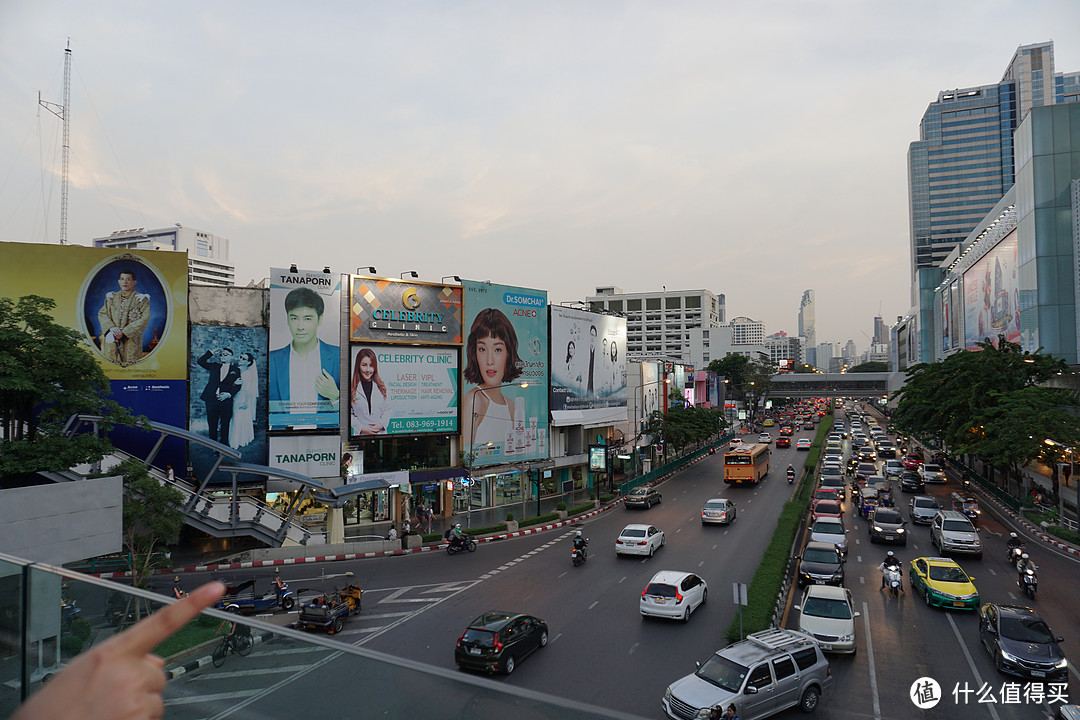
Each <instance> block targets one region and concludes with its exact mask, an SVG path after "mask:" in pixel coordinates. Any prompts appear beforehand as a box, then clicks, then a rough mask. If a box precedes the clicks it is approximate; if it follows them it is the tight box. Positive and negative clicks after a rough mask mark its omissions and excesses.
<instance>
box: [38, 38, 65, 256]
mask: <svg viewBox="0 0 1080 720" xmlns="http://www.w3.org/2000/svg"><path fill="white" fill-rule="evenodd" d="M38 105H40V106H41V107H43V108H45V109H46V110H48V111H49V112H51V113H52V114H53V115H55V116H56V117H58V118H60V120H62V121H63V123H64V144H63V152H62V158H63V159H62V170H61V178H60V244H61V245H67V219H68V155H70V154H71V111H70V109H71V38H68V44H67V47H66V48H64V104H63V105H57V104H56V103H54V102H49V101H48V100H43V99H42V98H41V91H40V90H39V91H38Z"/></svg>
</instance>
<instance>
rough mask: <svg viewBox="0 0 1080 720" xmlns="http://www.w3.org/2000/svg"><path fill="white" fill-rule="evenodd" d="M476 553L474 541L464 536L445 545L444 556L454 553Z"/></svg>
mask: <svg viewBox="0 0 1080 720" xmlns="http://www.w3.org/2000/svg"><path fill="white" fill-rule="evenodd" d="M465 550H468V551H469V552H476V540H474V539H473V538H471V537H469V536H468V535H466V536H465V537H463V538H462V539H461V540H451V541H450V542H449V543H447V545H446V554H447V555H453V554H454V553H459V552H464V551H465Z"/></svg>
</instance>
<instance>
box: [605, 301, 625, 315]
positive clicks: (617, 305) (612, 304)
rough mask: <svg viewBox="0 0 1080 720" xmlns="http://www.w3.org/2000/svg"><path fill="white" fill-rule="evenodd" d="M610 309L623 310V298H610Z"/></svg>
mask: <svg viewBox="0 0 1080 720" xmlns="http://www.w3.org/2000/svg"><path fill="white" fill-rule="evenodd" d="M607 306H608V310H614V311H615V312H622V306H623V302H622V300H608V304H607Z"/></svg>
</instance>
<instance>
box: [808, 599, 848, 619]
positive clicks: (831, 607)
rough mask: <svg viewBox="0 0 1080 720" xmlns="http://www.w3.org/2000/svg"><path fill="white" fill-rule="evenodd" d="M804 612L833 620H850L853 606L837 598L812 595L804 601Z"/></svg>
mask: <svg viewBox="0 0 1080 720" xmlns="http://www.w3.org/2000/svg"><path fill="white" fill-rule="evenodd" d="M802 614H803V615H813V616H814V617H823V618H830V619H833V620H850V619H851V608H849V607H848V604H847V603H846V602H844V601H843V600H837V599H836V598H818V597H810V598H806V601H805V602H803V606H802Z"/></svg>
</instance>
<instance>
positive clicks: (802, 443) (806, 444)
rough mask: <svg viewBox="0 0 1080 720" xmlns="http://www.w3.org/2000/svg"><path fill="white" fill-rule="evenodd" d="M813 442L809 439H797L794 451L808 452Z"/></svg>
mask: <svg viewBox="0 0 1080 720" xmlns="http://www.w3.org/2000/svg"><path fill="white" fill-rule="evenodd" d="M811 444H813V441H812V440H811V439H810V438H799V441H798V442H796V443H795V449H796V450H809V449H810V445H811Z"/></svg>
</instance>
